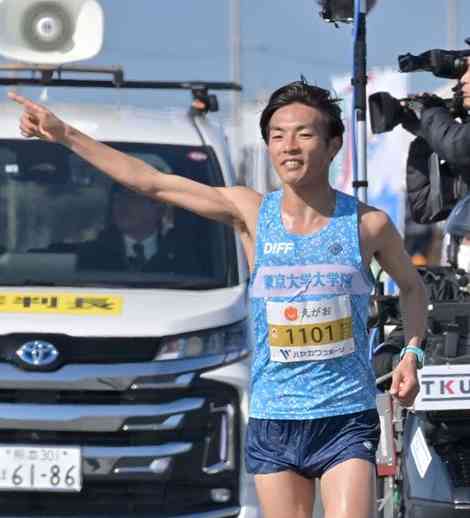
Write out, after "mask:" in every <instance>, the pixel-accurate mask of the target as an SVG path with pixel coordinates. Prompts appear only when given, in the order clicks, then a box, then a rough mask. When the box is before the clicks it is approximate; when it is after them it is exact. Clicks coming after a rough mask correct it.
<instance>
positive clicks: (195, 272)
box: [0, 140, 238, 289]
mask: <svg viewBox="0 0 470 518" xmlns="http://www.w3.org/2000/svg"><path fill="white" fill-rule="evenodd" d="M109 144H110V145H112V146H113V147H115V148H116V149H119V150H121V151H123V152H125V153H129V154H132V155H134V156H135V157H138V158H140V159H142V160H144V161H145V162H147V163H149V164H150V165H152V166H154V167H156V168H158V169H159V170H160V171H162V172H164V173H166V174H178V175H183V176H185V177H187V178H191V179H194V180H197V181H198V182H202V183H204V184H207V185H214V186H216V185H222V184H223V183H222V178H221V174H220V169H219V166H218V163H217V160H216V158H215V155H214V153H213V152H212V150H211V149H210V148H207V147H203V146H179V145H159V144H141V143H123V142H121V143H109ZM0 274H1V279H2V284H11V285H15V284H25V283H26V284H33V285H34V284H35V283H42V284H44V283H45V284H49V285H78V286H80V285H84V286H101V285H115V286H132V287H136V288H139V287H142V288H146V287H149V286H152V287H154V286H155V287H160V286H161V287H171V288H176V289H177V288H181V289H206V288H212V287H224V286H230V285H233V284H236V283H237V281H238V279H237V275H238V274H237V267H236V254H235V245H234V236H233V231H232V229H231V228H229V227H227V226H225V225H222V224H219V223H216V222H213V221H209V220H206V219H204V218H201V217H198V216H196V215H194V214H192V213H190V212H187V211H184V210H182V209H178V208H175V207H172V206H168V205H165V204H163V203H159V202H157V201H154V200H150V199H149V198H145V197H143V196H141V195H138V194H137V193H135V192H132V191H128V190H127V189H125V188H123V187H122V186H120V185H118V184H116V183H115V182H113V181H112V180H111V179H109V178H108V177H107V176H105V175H103V174H102V173H100V172H98V171H97V170H96V169H94V168H93V167H92V166H91V165H89V164H88V163H87V162H85V161H84V160H82V159H81V158H79V157H78V156H77V155H75V154H73V153H71V152H70V151H69V150H67V148H65V147H63V146H59V145H56V144H51V143H47V142H42V141H36V140H34V141H24V140H0Z"/></svg>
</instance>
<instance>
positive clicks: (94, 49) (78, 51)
mask: <svg viewBox="0 0 470 518" xmlns="http://www.w3.org/2000/svg"><path fill="white" fill-rule="evenodd" d="M103 31H104V14H103V9H102V8H101V6H100V4H99V3H98V2H97V0H61V1H60V0H2V1H0V54H2V55H3V56H5V57H7V58H9V59H13V60H16V61H23V62H26V63H34V64H47V65H61V64H64V63H70V62H72V61H81V60H84V59H89V58H92V57H93V56H95V55H96V54H98V52H99V51H100V50H101V46H102V44H103Z"/></svg>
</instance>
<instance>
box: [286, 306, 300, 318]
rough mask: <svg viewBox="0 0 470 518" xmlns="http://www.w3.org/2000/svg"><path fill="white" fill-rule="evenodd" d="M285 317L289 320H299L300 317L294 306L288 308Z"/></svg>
mask: <svg viewBox="0 0 470 518" xmlns="http://www.w3.org/2000/svg"><path fill="white" fill-rule="evenodd" d="M284 316H285V317H286V318H287V320H297V318H298V317H299V312H298V311H297V308H295V307H294V306H287V308H286V309H285V310H284Z"/></svg>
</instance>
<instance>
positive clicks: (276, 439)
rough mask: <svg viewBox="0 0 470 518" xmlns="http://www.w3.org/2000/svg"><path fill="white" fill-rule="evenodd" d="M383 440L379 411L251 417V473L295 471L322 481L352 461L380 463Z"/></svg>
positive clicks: (248, 458)
mask: <svg viewBox="0 0 470 518" xmlns="http://www.w3.org/2000/svg"><path fill="white" fill-rule="evenodd" d="M379 439H380V422H379V415H378V413H377V410H375V409H374V410H366V411H364V412H357V413H354V414H346V415H340V416H332V417H323V418H320V419H309V420H291V419H255V418H252V417H250V419H249V421H248V428H247V431H246V440H245V465H246V469H247V471H248V473H252V474H255V475H256V474H259V475H261V474H267V473H277V472H279V471H286V470H291V471H295V472H296V473H298V474H299V475H302V476H304V477H307V478H319V477H321V476H322V475H323V474H324V473H325V472H326V471H327V470H329V469H330V468H332V467H333V466H335V465H336V464H339V463H341V462H344V461H346V460H349V459H364V460H367V461H369V462H371V463H372V464H374V465H375V464H376V461H375V453H376V450H377V446H378V443H379Z"/></svg>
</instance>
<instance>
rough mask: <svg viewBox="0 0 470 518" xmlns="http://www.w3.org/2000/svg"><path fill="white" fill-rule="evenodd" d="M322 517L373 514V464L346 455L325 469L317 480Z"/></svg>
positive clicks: (368, 517)
mask: <svg viewBox="0 0 470 518" xmlns="http://www.w3.org/2000/svg"><path fill="white" fill-rule="evenodd" d="M320 487H321V497H322V501H323V507H324V509H325V517H324V518H375V517H376V507H377V499H376V467H375V465H374V464H373V463H372V462H369V461H367V460H364V459H349V460H345V461H344V462H341V463H339V464H336V465H335V466H333V467H332V468H331V469H329V470H327V471H326V472H325V473H324V475H323V476H322V477H321V480H320Z"/></svg>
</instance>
